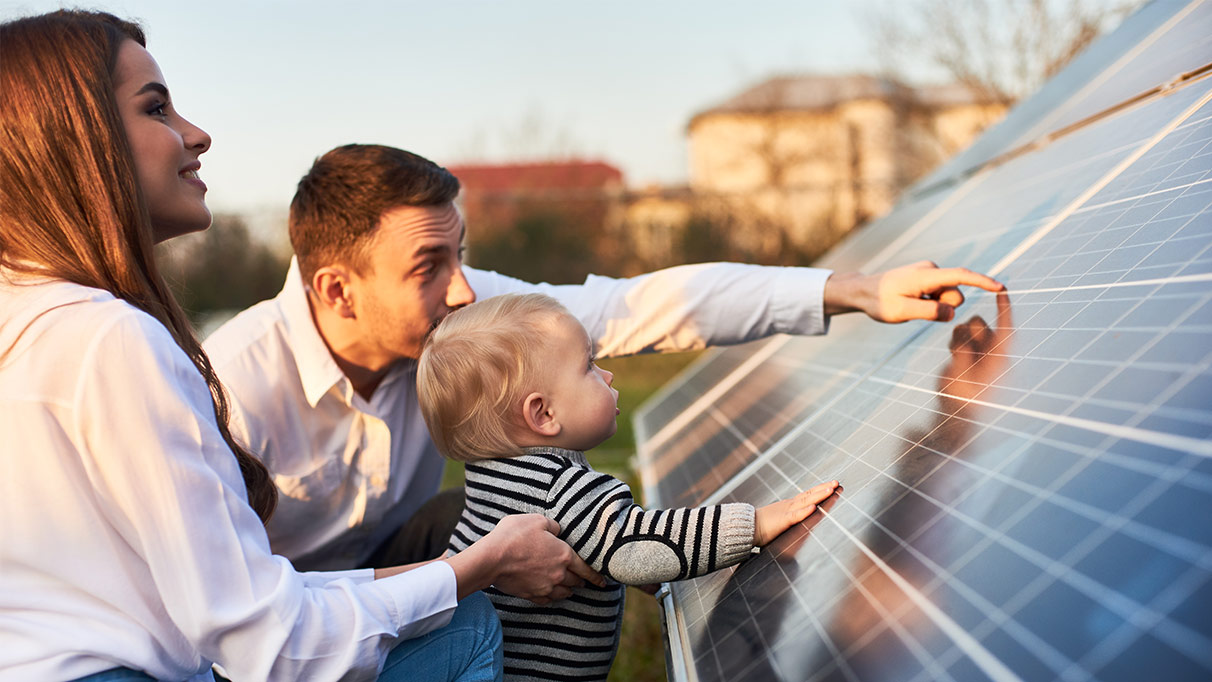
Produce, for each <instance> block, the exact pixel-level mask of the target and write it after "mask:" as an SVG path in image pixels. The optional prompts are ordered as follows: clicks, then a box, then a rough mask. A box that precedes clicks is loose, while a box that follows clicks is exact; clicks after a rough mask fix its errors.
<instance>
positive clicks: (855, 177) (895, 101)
mask: <svg viewBox="0 0 1212 682" xmlns="http://www.w3.org/2000/svg"><path fill="white" fill-rule="evenodd" d="M1004 113H1005V107H1004V105H1001V104H995V103H987V102H981V101H979V100H978V99H977V98H976V97H975V96H973V95H971V94H970V93H969V92H967V91H966V90H964V89H963V88H960V87H928V88H911V87H908V86H905V85H902V84H900V83H896V82H894V81H890V80H888V79H884V78H879V77H875V76H866V75H857V76H791V77H779V78H772V79H770V80H767V81H765V82H763V83H760V84H758V85H756V86H754V87H752V88H749V89H748V90H745V91H744V92H741V93H740V94H738V95H736V96H734V97H732V98H729V99H728V100H726V101H724V102H723V103H721V104H719V105H717V106H715V107H712V108H710V109H707V110H705V111H703V112H701V113H699V114H697V115H695V116H694V117H693V118H692V119H691V120H690V122H689V124H688V126H687V136H688V143H689V145H688V146H689V153H690V183H689V187H688V188H680V189H678V190H672V191H666V192H664V193H661V192H654V191H651V190H650V191H648V192H646V193H644V192H641V193H636V194H635V196H634V197H633V201H631V202H630V203H629V208H628V212H627V214H628V215H627V221H628V223H629V231H630V232H631V233H632V234H633V237H634V238H635V240H636V249H637V251H641V252H646V251H652V252H653V253H654V254H657V253H659V252H660V251H663V250H664V249H666V248H669V242H670V239H669V237H668V233H669V232H670V231H671V230H674V229H676V228H674V227H672V226H671V224H670V223H671V220H673V219H676V217H678V216H684V217H685V219H686V220H690V219H692V218H691V216H698V217H699V218H700V219H701V220H703V221H714V222H715V223H718V224H722V225H726V226H727V230H728V231H729V233H730V235H731V238H732V239H733V240H734V241H735V243H736V244H737V246H738V248H740V249H741V250H743V251H744V252H745V253H747V254H759V255H760V254H762V253H766V252H771V251H774V250H778V249H787V248H789V247H791V248H794V249H796V250H799V251H801V252H803V253H805V254H811V253H816V252H820V251H823V250H824V249H825V248H828V246H829V245H831V244H832V243H833V242H835V241H836V240H837V239H838V238H840V237H841V236H842V235H843V234H845V233H846V232H848V231H849V230H850V229H852V228H853V227H855V226H856V225H859V224H862V223H865V222H866V221H868V220H870V219H872V218H875V217H878V216H879V215H882V214H883V213H885V212H886V211H887V210H888V209H889V208H891V206H892V204H893V202H894V201H895V200H896V197H897V196H898V195H899V194H900V192H901V191H902V190H904V189H905V188H906V187H907V186H909V185H910V184H911V183H912V182H913V181H915V180H917V179H918V178H920V177H922V176H923V175H924V174H925V173H926V172H927V171H928V170H930V169H931V168H933V167H935V166H936V165H938V164H939V163H941V162H942V161H943V160H945V159H947V158H948V157H950V156H951V155H953V154H954V153H956V152H957V151H959V150H960V149H962V148H964V147H965V146H966V145H968V144H969V143H970V142H971V141H972V140H973V139H975V137H976V136H977V135H978V134H979V133H980V132H981V131H983V130H984V129H985V128H986V127H988V126H989V125H990V124H992V123H994V122H996V121H997V120H999V119H1000V118H1001V116H1002V115H1003V114H1004ZM679 205H680V206H681V208H677V207H678V206H679Z"/></svg>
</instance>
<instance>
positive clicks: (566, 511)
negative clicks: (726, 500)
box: [547, 467, 754, 585]
mask: <svg viewBox="0 0 1212 682" xmlns="http://www.w3.org/2000/svg"><path fill="white" fill-rule="evenodd" d="M547 504H548V512H547V515H548V516H549V517H551V518H553V519H555V521H556V522H557V523H559V524H560V537H561V538H563V539H564V540H565V541H566V542H567V543H568V544H569V545H571V546H572V548H573V549H574V550H575V551H576V552H577V554H579V555H580V556H581V558H582V559H584V560H585V562H586V563H588V564H589V565H590V566H592V567H593V568H594V570H596V571H598V572H599V573H602V574H603V575H606V576H609V577H610V578H612V579H614V580H615V581H617V582H620V583H624V584H627V585H642V584H646V583H656V582H664V581H667V580H684V579H686V578H693V577H695V576H699V575H702V574H704V573H710V572H711V571H714V570H716V569H719V568H724V567H725V566H731V565H732V564H735V563H739V562H740V561H741V560H743V559H745V558H746V557H747V556H749V553H750V550H751V549H752V548H753V532H754V526H753V523H754V509H753V506H752V505H749V504H722V505H716V506H713V507H696V508H693V509H654V510H649V511H645V510H644V509H643V508H642V507H640V506H639V505H637V504H636V503H635V501H634V500H633V499H632V497H631V490H630V489H629V488H628V487H627V485H626V484H625V483H623V482H622V481H620V480H618V479H616V478H614V477H612V476H608V475H606V474H603V473H600V472H597V471H593V470H592V469H586V468H582V467H573V468H570V469H568V470H566V471H564V472H563V474H561V475H560V476H559V477H558V478H557V479H556V481H555V485H553V486H552V488H551V490H550V492H549V494H548V502H547Z"/></svg>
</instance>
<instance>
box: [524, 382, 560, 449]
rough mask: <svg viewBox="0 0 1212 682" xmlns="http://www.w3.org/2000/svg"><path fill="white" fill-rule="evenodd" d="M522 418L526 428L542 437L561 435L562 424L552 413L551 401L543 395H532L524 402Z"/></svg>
mask: <svg viewBox="0 0 1212 682" xmlns="http://www.w3.org/2000/svg"><path fill="white" fill-rule="evenodd" d="M522 418H523V419H525V420H526V427H527V428H529V429H530V430H531V431H533V432H535V433H536V434H538V435H540V436H544V437H546V438H551V437H553V436H558V435H560V424H559V422H557V421H556V420H555V415H554V414H553V413H552V411H551V401H550V400H548V398H547V396H545V395H543V394H542V393H537V392H536V393H531V394H530V395H528V396H526V399H525V400H523V401H522Z"/></svg>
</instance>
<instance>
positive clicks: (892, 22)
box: [867, 0, 1141, 104]
mask: <svg viewBox="0 0 1212 682" xmlns="http://www.w3.org/2000/svg"><path fill="white" fill-rule="evenodd" d="M1140 4H1141V2H1140V0H1101V1H1100V0H874V2H872V4H870V5H869V6H868V10H869V11H868V16H867V22H868V23H869V24H870V25H871V27H872V36H873V38H874V39H875V41H876V50H877V53H878V56H879V59H880V62H881V65H882V66H883V68H884V69H885V71H886V72H887V74H888V75H889V76H890V77H892V78H896V79H897V80H901V81H908V80H911V79H908V78H907V77H906V74H905V73H904V70H905V68H906V66H910V65H913V66H925V67H929V68H931V69H933V70H936V71H939V72H941V73H942V74H943V75H944V77H945V78H948V79H950V80H953V81H955V82H957V83H959V84H961V85H964V86H967V87H968V88H969V89H970V90H972V91H973V92H974V93H976V94H978V95H980V96H982V97H983V98H985V99H987V100H988V101H991V102H1000V103H1004V104H1012V103H1014V102H1016V101H1018V100H1019V99H1021V98H1023V97H1025V96H1026V95H1029V94H1030V93H1032V92H1034V91H1035V90H1036V89H1037V88H1038V87H1039V86H1040V85H1042V84H1043V83H1044V81H1046V80H1048V79H1049V78H1051V77H1052V76H1053V75H1055V74H1056V73H1057V72H1058V71H1060V70H1061V69H1062V68H1064V66H1065V65H1066V64H1068V63H1069V61H1070V60H1071V59H1073V57H1075V56H1077V54H1079V53H1080V52H1081V51H1082V50H1084V49H1085V48H1086V47H1087V46H1088V45H1090V43H1092V42H1093V41H1094V40H1095V39H1096V38H1098V37H1099V36H1100V35H1101V34H1102V33H1104V32H1105V31H1106V30H1108V29H1110V28H1111V27H1112V26H1114V25H1115V24H1117V23H1118V22H1119V21H1120V20H1122V19H1123V18H1124V17H1125V16H1126V15H1127V14H1129V13H1130V12H1131V11H1132V10H1134V9H1135V8H1136V7H1138V6H1139V5H1140Z"/></svg>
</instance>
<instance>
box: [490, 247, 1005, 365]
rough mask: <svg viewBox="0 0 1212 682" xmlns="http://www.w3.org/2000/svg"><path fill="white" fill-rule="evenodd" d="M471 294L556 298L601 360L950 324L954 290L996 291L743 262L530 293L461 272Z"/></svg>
mask: <svg viewBox="0 0 1212 682" xmlns="http://www.w3.org/2000/svg"><path fill="white" fill-rule="evenodd" d="M466 274H467V279H468V281H469V282H470V284H471V286H472V288H473V289H474V290H475V292H476V295H477V296H478V297H479V298H481V299H483V298H489V297H491V296H496V295H499V294H505V293H523V292H539V293H546V294H548V295H550V296H553V297H555V298H556V299H558V300H559V301H560V302H561V303H563V304H564V305H565V306H566V307H567V308H568V309H569V310H570V311H572V313H573V314H574V315H576V316H577V317H578V318H579V319H580V320H581V322H582V323H583V324H584V325H585V328H586V329H587V330H588V331H589V333H590V335H591V336H592V337H593V338H594V339H595V340H596V342H597V348H598V356H599V357H610V356H618V355H634V354H638V353H646V352H666V351H682V350H697V349H700V348H703V347H706V346H710V345H730V344H736V343H743V342H745V341H752V340H754V339H759V338H763V337H766V336H769V335H771V334H779V333H784V334H820V333H824V331H825V330H826V328H827V322H826V318H827V316H828V315H833V314H839V313H845V312H850V311H863V312H865V313H867V314H868V315H870V316H871V317H872V318H874V319H876V320H879V321H882V322H904V321H906V320H912V319H946V318H944V317H942V316H943V315H951V314H953V313H952V312H951V311H953V310H954V308H955V306H957V305H959V304H960V303H962V302H963V296H962V295H961V294H960V293H959V290H958V287H959V286H960V285H973V286H980V287H982V288H986V289H990V290H992V291H998V290H1000V289H1001V285H1000V284H998V283H997V282H995V281H993V280H991V279H989V278H987V277H984V276H983V275H978V274H977V273H973V272H971V271H968V270H964V269H962V268H950V269H940V268H937V267H935V266H934V264H933V263H918V264H914V265H912V266H906V267H903V268H897V269H895V270H890V271H887V272H884V273H879V274H876V275H860V274H857V273H836V274H835V273H833V272H832V271H830V270H821V269H816V268H785V267H764V266H757V265H744V264H739V263H703V264H699V265H682V266H678V267H673V268H667V269H665V270H658V271H656V272H651V273H648V274H646V275H640V276H638V277H632V278H628V279H612V278H609V277H597V276H593V275H591V276H589V277H588V278H587V279H586V280H585V282H584V283H583V284H579V285H549V284H530V283H528V282H524V281H522V280H518V279H514V278H511V277H506V276H504V275H500V274H498V273H494V272H486V271H482V270H475V269H474V268H467V269H466Z"/></svg>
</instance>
